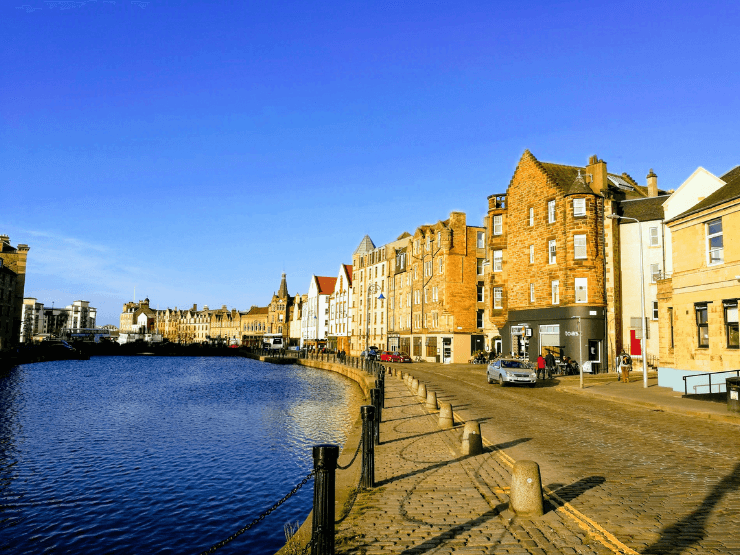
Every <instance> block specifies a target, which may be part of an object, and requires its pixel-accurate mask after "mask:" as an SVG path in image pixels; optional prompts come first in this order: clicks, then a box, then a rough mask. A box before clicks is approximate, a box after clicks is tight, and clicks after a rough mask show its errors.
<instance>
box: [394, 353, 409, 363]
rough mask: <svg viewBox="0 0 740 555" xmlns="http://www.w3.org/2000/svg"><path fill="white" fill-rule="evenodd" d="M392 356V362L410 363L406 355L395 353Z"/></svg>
mask: <svg viewBox="0 0 740 555" xmlns="http://www.w3.org/2000/svg"><path fill="white" fill-rule="evenodd" d="M393 356H394V357H396V360H394V361H393V362H411V357H410V356H409V355H407V354H406V353H401V352H399V351H396V352H394V353H393Z"/></svg>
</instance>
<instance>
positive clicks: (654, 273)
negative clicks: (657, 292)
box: [650, 263, 660, 283]
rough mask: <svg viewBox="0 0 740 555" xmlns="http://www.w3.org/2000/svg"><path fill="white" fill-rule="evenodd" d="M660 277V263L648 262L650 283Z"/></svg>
mask: <svg viewBox="0 0 740 555" xmlns="http://www.w3.org/2000/svg"><path fill="white" fill-rule="evenodd" d="M658 277H660V264H657V263H656V264H650V283H655V282H657V281H658V279H657V278H658Z"/></svg>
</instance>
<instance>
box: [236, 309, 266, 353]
mask: <svg viewBox="0 0 740 555" xmlns="http://www.w3.org/2000/svg"><path fill="white" fill-rule="evenodd" d="M268 312H269V307H267V306H252V307H251V308H250V309H249V310H248V311H247V312H242V313H240V315H241V326H242V345H244V346H246V347H261V346H262V336H263V335H264V334H265V333H267V318H268Z"/></svg>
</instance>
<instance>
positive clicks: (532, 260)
mask: <svg viewBox="0 0 740 555" xmlns="http://www.w3.org/2000/svg"><path fill="white" fill-rule="evenodd" d="M529 263H530V264H534V245H529Z"/></svg>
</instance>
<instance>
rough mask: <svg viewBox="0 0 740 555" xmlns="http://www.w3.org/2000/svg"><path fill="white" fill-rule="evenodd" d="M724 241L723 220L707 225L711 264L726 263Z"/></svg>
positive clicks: (713, 221)
mask: <svg viewBox="0 0 740 555" xmlns="http://www.w3.org/2000/svg"><path fill="white" fill-rule="evenodd" d="M723 246H724V243H723V241H722V218H717V219H716V220H712V221H711V222H708V223H707V251H708V252H707V254H708V261H709V264H710V265H711V264H722V262H724V255H723V250H724V249H723Z"/></svg>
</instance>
